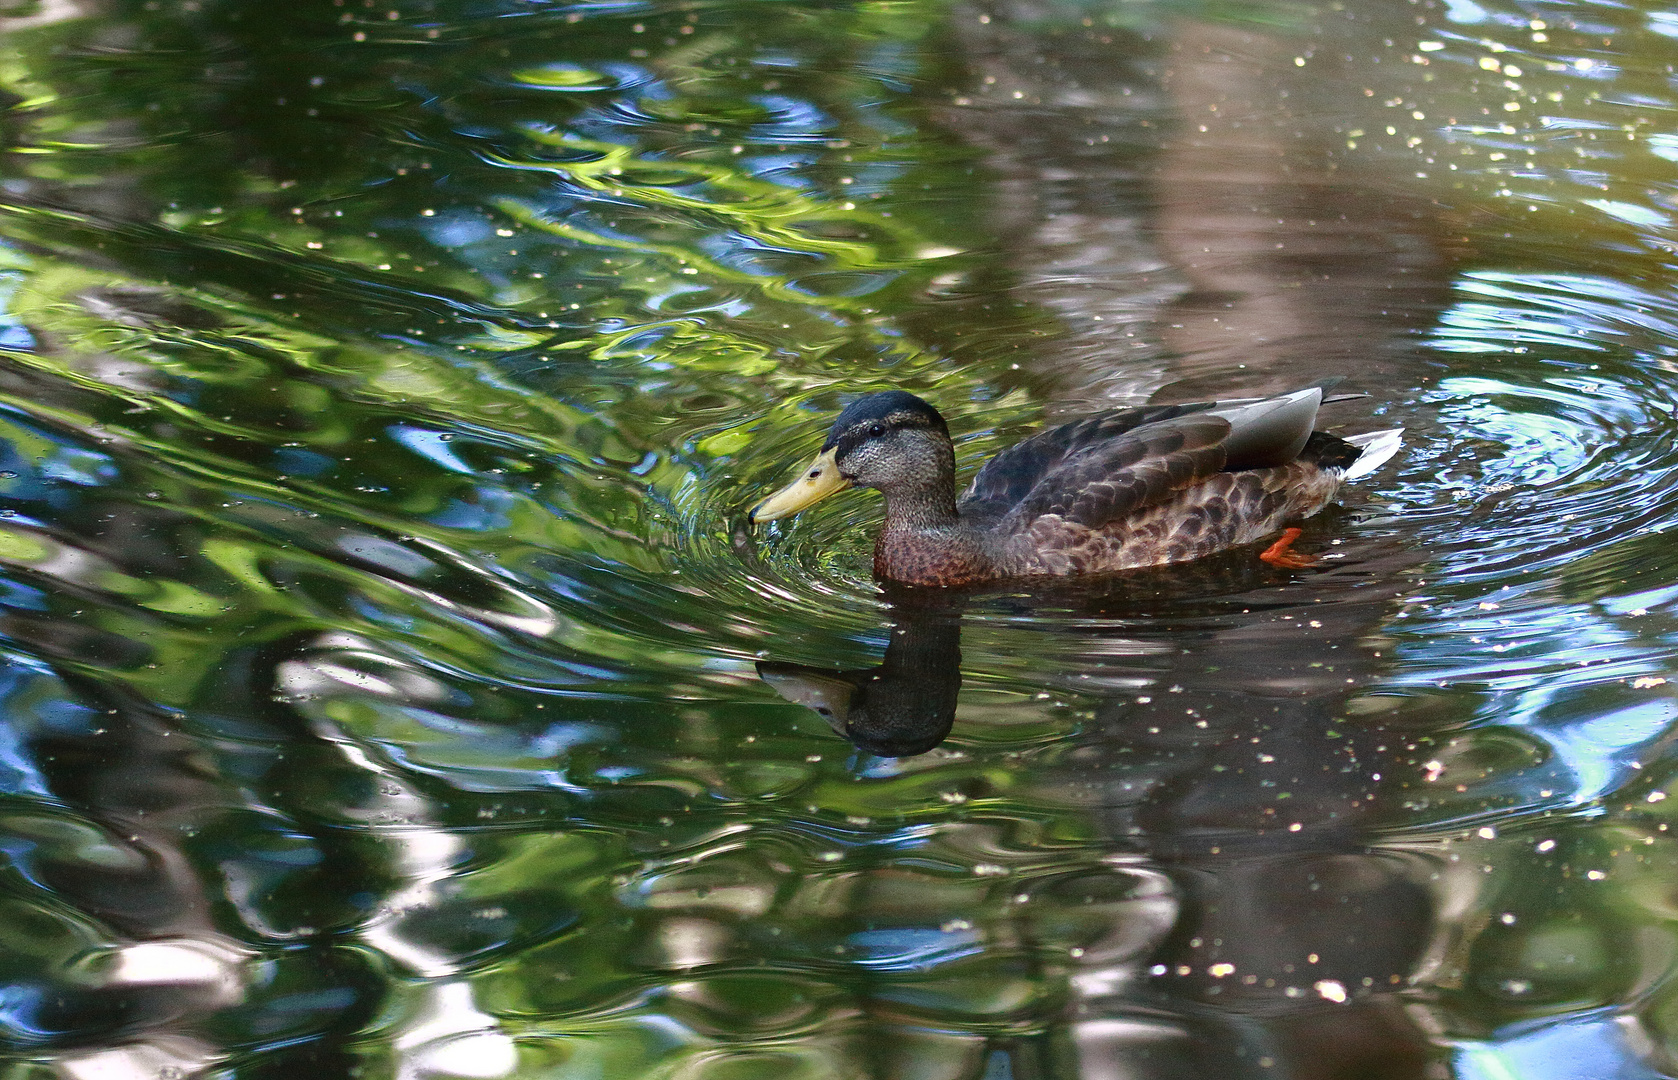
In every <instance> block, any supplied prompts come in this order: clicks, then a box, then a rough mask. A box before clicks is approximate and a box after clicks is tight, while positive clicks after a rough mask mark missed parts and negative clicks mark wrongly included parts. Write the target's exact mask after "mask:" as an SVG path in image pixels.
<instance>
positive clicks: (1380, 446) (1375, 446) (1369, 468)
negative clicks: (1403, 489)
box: [1341, 428, 1404, 480]
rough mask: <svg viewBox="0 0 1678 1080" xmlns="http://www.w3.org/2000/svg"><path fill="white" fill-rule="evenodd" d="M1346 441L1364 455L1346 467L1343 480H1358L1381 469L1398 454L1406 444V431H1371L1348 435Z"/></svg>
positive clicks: (1397, 429) (1401, 429) (1399, 429)
mask: <svg viewBox="0 0 1678 1080" xmlns="http://www.w3.org/2000/svg"><path fill="white" fill-rule="evenodd" d="M1346 441H1347V442H1349V443H1351V444H1352V445H1353V446H1355V447H1357V448H1358V449H1360V450H1362V451H1363V453H1361V454H1359V455H1358V459H1357V460H1356V461H1354V462H1352V463H1351V464H1350V465H1349V466H1347V467H1346V474H1345V475H1344V476H1343V477H1341V479H1343V480H1356V479H1358V478H1359V477H1363V476H1368V475H1369V474H1370V473H1372V472H1374V471H1375V470H1376V469H1379V468H1380V467H1381V466H1383V465H1385V464H1386V463H1387V462H1388V461H1389V460H1391V459H1392V456H1393V455H1394V454H1396V453H1398V448H1399V445H1400V444H1401V443H1403V442H1404V429H1403V428H1392V429H1390V430H1388V431H1371V432H1369V433H1368V434H1366V435H1348V436H1347V437H1346Z"/></svg>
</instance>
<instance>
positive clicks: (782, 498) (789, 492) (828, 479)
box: [747, 447, 851, 523]
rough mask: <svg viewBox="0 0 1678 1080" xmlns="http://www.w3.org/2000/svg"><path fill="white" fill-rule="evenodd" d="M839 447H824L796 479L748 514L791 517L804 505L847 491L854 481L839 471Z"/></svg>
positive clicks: (756, 517) (766, 517)
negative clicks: (829, 448)
mask: <svg viewBox="0 0 1678 1080" xmlns="http://www.w3.org/2000/svg"><path fill="white" fill-rule="evenodd" d="M838 453H839V450H838V448H837V447H835V448H834V449H832V450H824V451H822V452H821V453H819V454H817V455H816V460H814V461H812V462H810V464H809V465H808V466H806V467H805V469H804V472H803V474H802V475H801V476H799V478H798V479H797V480H794V481H793V482H792V483H790V484H788V485H787V486H786V487H784V488H782V489H781V490H779V491H777V492H775V494H773V495H771V496H769V498H767V499H765V500H763V501H762V502H760V503H758V504H757V505H756V506H754V507H752V512H751V513H750V514H748V515H747V517H748V518H749V519H750V520H751V521H752V522H753V523H756V522H759V521H774V520H776V519H777V518H784V517H791V516H792V515H793V514H796V513H798V512H799V511H800V510H803V509H804V508H805V507H809V506H814V505H816V504H817V503H819V502H821V501H822V500H823V499H825V498H827V497H828V496H829V495H831V494H833V493H834V492H835V491H844V490H845V489H846V488H848V487H850V486H851V482H850V481H849V480H847V479H845V478H844V477H843V476H840V475H839V463H838V462H837V461H835V460H834V458H835V457H836V456H837V455H838Z"/></svg>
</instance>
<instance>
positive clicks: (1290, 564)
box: [1259, 529, 1317, 570]
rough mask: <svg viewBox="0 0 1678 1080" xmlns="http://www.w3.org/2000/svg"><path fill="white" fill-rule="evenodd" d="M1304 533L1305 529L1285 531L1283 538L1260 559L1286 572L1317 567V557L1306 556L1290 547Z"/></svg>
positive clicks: (1266, 549)
mask: <svg viewBox="0 0 1678 1080" xmlns="http://www.w3.org/2000/svg"><path fill="white" fill-rule="evenodd" d="M1304 533H1305V530H1304V529H1284V530H1283V531H1282V535H1281V538H1280V539H1278V540H1277V541H1276V542H1275V543H1274V544H1271V545H1270V546H1269V547H1267V548H1265V549H1264V550H1263V551H1261V552H1260V553H1259V558H1261V559H1263V560H1264V561H1265V562H1267V563H1269V564H1270V565H1271V566H1277V567H1281V568H1282V569H1284V570H1303V569H1305V568H1306V567H1308V566H1315V565H1316V564H1317V557H1316V556H1315V555H1306V554H1303V553H1301V552H1298V551H1294V550H1293V549H1292V548H1291V547H1289V545H1290V544H1292V543H1293V542H1294V541H1295V540H1298V539H1299V538H1300V537H1301V536H1302V535H1304Z"/></svg>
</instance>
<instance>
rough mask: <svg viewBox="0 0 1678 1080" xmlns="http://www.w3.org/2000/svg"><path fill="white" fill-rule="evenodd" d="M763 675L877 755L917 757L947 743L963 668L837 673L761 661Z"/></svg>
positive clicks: (788, 696) (791, 698)
mask: <svg viewBox="0 0 1678 1080" xmlns="http://www.w3.org/2000/svg"><path fill="white" fill-rule="evenodd" d="M757 673H758V676H759V677H760V678H761V679H762V680H763V681H764V682H766V683H768V684H769V685H770V686H771V687H772V688H774V690H775V692H776V693H777V694H780V695H781V696H782V697H784V698H786V699H787V700H788V701H790V702H792V703H793V704H795V705H802V706H804V707H805V708H806V709H809V710H810V711H812V712H814V713H816V714H817V715H818V716H820V717H821V718H822V719H823V720H826V721H827V722H828V724H829V726H831V727H832V728H833V730H834V731H836V732H838V733H839V734H840V735H841V736H843V737H844V738H845V739H847V740H849V741H850V742H851V743H852V745H854V746H855V747H856V748H857V749H858V750H861V751H863V752H864V753H867V754H874V755H876V756H877V757H893V758H899V757H914V756H916V755H917V754H924V753H926V752H927V751H928V750H931V749H932V748H933V747H935V746H937V745H938V744H939V743H941V742H943V741H944V737H945V736H947V735H948V734H949V733H950V727H951V726H952V725H953V724H954V723H955V717H956V696H957V692H958V691H959V690H960V688H961V674H960V671H959V670H956V671H954V672H953V673H952V676H953V677H951V678H947V679H944V680H934V681H933V682H931V683H928V682H926V681H924V680H919V679H913V678H906V677H903V676H902V675H894V674H893V673H891V672H889V671H887V670H886V669H885V668H883V667H881V668H871V669H869V670H867V671H858V672H843V671H841V672H836V671H832V670H823V669H821V668H814V667H805V666H804V665H802V664H781V663H774V662H772V661H767V660H765V661H759V663H758V665H757Z"/></svg>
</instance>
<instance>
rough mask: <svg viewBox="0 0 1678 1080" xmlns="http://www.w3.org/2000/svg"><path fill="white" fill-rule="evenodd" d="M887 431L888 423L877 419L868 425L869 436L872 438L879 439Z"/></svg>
mask: <svg viewBox="0 0 1678 1080" xmlns="http://www.w3.org/2000/svg"><path fill="white" fill-rule="evenodd" d="M885 433H886V425H884V424H882V423H880V422H879V421H875V422H874V423H872V424H869V425H868V437H869V438H871V439H878V438H879V437H880V436H881V435H884V434H885Z"/></svg>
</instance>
